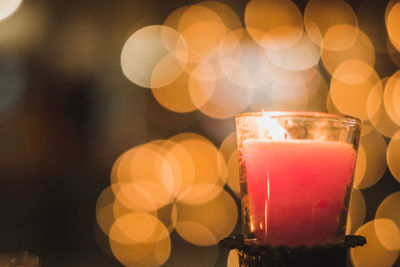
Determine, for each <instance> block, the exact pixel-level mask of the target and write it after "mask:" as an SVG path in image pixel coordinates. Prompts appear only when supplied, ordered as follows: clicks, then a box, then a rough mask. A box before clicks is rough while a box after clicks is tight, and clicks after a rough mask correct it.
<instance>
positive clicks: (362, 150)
mask: <svg viewBox="0 0 400 267" xmlns="http://www.w3.org/2000/svg"><path fill="white" fill-rule="evenodd" d="M362 127H363V128H364V132H366V134H364V135H363V134H362V135H361V138H360V144H359V150H358V157H357V163H356V170H355V174H354V187H356V188H358V189H364V188H367V187H370V186H372V185H374V184H376V183H377V182H378V181H379V180H380V179H381V178H382V177H383V175H384V174H385V171H386V169H387V163H386V149H387V144H386V141H385V139H384V138H383V136H382V135H381V134H380V133H378V132H377V131H376V130H375V129H373V128H372V127H371V126H369V125H367V124H364V125H363V126H362Z"/></svg>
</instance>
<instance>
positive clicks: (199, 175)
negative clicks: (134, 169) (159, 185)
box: [170, 133, 226, 204]
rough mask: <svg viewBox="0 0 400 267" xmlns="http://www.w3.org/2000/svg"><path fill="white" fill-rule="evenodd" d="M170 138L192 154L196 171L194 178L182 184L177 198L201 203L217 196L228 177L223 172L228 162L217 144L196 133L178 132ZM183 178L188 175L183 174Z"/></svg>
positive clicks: (184, 201)
mask: <svg viewBox="0 0 400 267" xmlns="http://www.w3.org/2000/svg"><path fill="white" fill-rule="evenodd" d="M170 140H171V141H174V142H176V143H178V144H179V145H180V146H181V147H182V148H183V149H184V150H185V151H186V152H187V153H188V154H189V155H190V158H191V160H192V163H193V166H194V171H195V172H194V179H193V180H191V181H190V182H189V183H188V182H186V183H182V184H181V186H180V190H179V195H178V196H177V199H179V201H181V202H183V203H191V204H200V203H203V202H206V201H210V200H211V199H213V198H214V197H216V195H218V193H219V192H221V191H222V190H223V186H224V185H225V181H226V177H223V176H222V175H221V174H223V173H224V172H225V171H226V170H225V169H226V162H225V161H224V159H223V156H222V155H221V154H220V152H219V150H218V149H217V148H216V147H215V145H214V144H213V143H212V142H211V141H209V140H208V139H207V138H205V137H203V136H201V135H198V134H194V133H182V134H178V135H175V136H173V137H171V138H170ZM182 179H186V177H185V176H182ZM189 179H191V178H190V177H189Z"/></svg>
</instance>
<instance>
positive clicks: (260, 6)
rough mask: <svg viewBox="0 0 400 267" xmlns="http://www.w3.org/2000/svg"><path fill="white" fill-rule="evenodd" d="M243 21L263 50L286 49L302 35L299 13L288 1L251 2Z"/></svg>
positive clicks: (256, 0) (259, 0)
mask: <svg viewBox="0 0 400 267" xmlns="http://www.w3.org/2000/svg"><path fill="white" fill-rule="evenodd" d="M244 20H245V23H246V27H247V29H248V31H249V33H250V35H251V37H252V38H253V39H254V40H255V41H256V42H257V43H259V44H260V45H261V46H263V47H265V48H270V49H282V48H288V47H290V46H292V45H293V44H295V43H296V42H297V41H298V40H299V39H300V38H301V37H302V35H303V20H302V16H301V12H300V10H299V9H298V8H297V6H296V5H295V4H294V3H293V2H292V1H290V0H267V1H263V0H252V1H250V2H249V3H248V4H247V6H246V10H245V14H244Z"/></svg>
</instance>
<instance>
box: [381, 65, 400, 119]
mask: <svg viewBox="0 0 400 267" xmlns="http://www.w3.org/2000/svg"><path fill="white" fill-rule="evenodd" d="M383 101H384V105H385V109H386V112H387V114H388V116H389V117H390V119H391V120H392V121H393V122H394V123H396V124H397V125H399V126H400V107H399V104H398V103H400V71H397V72H395V73H394V74H393V75H392V76H391V77H390V78H389V80H388V81H387V83H386V86H385V92H384V96H383Z"/></svg>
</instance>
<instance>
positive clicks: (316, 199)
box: [239, 139, 356, 246]
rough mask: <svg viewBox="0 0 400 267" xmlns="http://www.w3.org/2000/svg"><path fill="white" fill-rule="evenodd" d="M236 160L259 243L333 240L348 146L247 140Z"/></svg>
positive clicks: (350, 154)
mask: <svg viewBox="0 0 400 267" xmlns="http://www.w3.org/2000/svg"><path fill="white" fill-rule="evenodd" d="M239 157H241V159H240V162H241V163H242V164H243V167H242V168H241V170H242V171H244V172H245V173H243V174H242V176H244V177H246V180H247V190H248V194H247V196H246V198H247V199H245V200H244V201H248V204H247V207H248V208H249V210H250V214H251V215H250V224H251V226H250V227H251V228H253V229H252V232H253V233H254V235H255V237H256V238H257V239H258V240H260V241H261V242H262V243H267V244H271V245H280V244H286V245H290V246H296V245H303V244H318V243H319V244H320V243H328V242H333V241H334V240H335V238H336V234H337V231H338V224H339V222H340V217H341V216H342V213H343V212H346V210H344V208H345V205H344V201H345V197H346V195H347V194H348V191H349V190H350V186H351V184H352V177H353V173H354V165H355V162H356V151H355V150H354V149H353V147H352V145H350V144H346V143H340V142H332V141H313V140H293V141H290V140H289V141H271V140H262V139H261V140H254V139H253V140H252V139H250V140H245V141H244V142H243V149H242V151H241V153H239Z"/></svg>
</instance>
